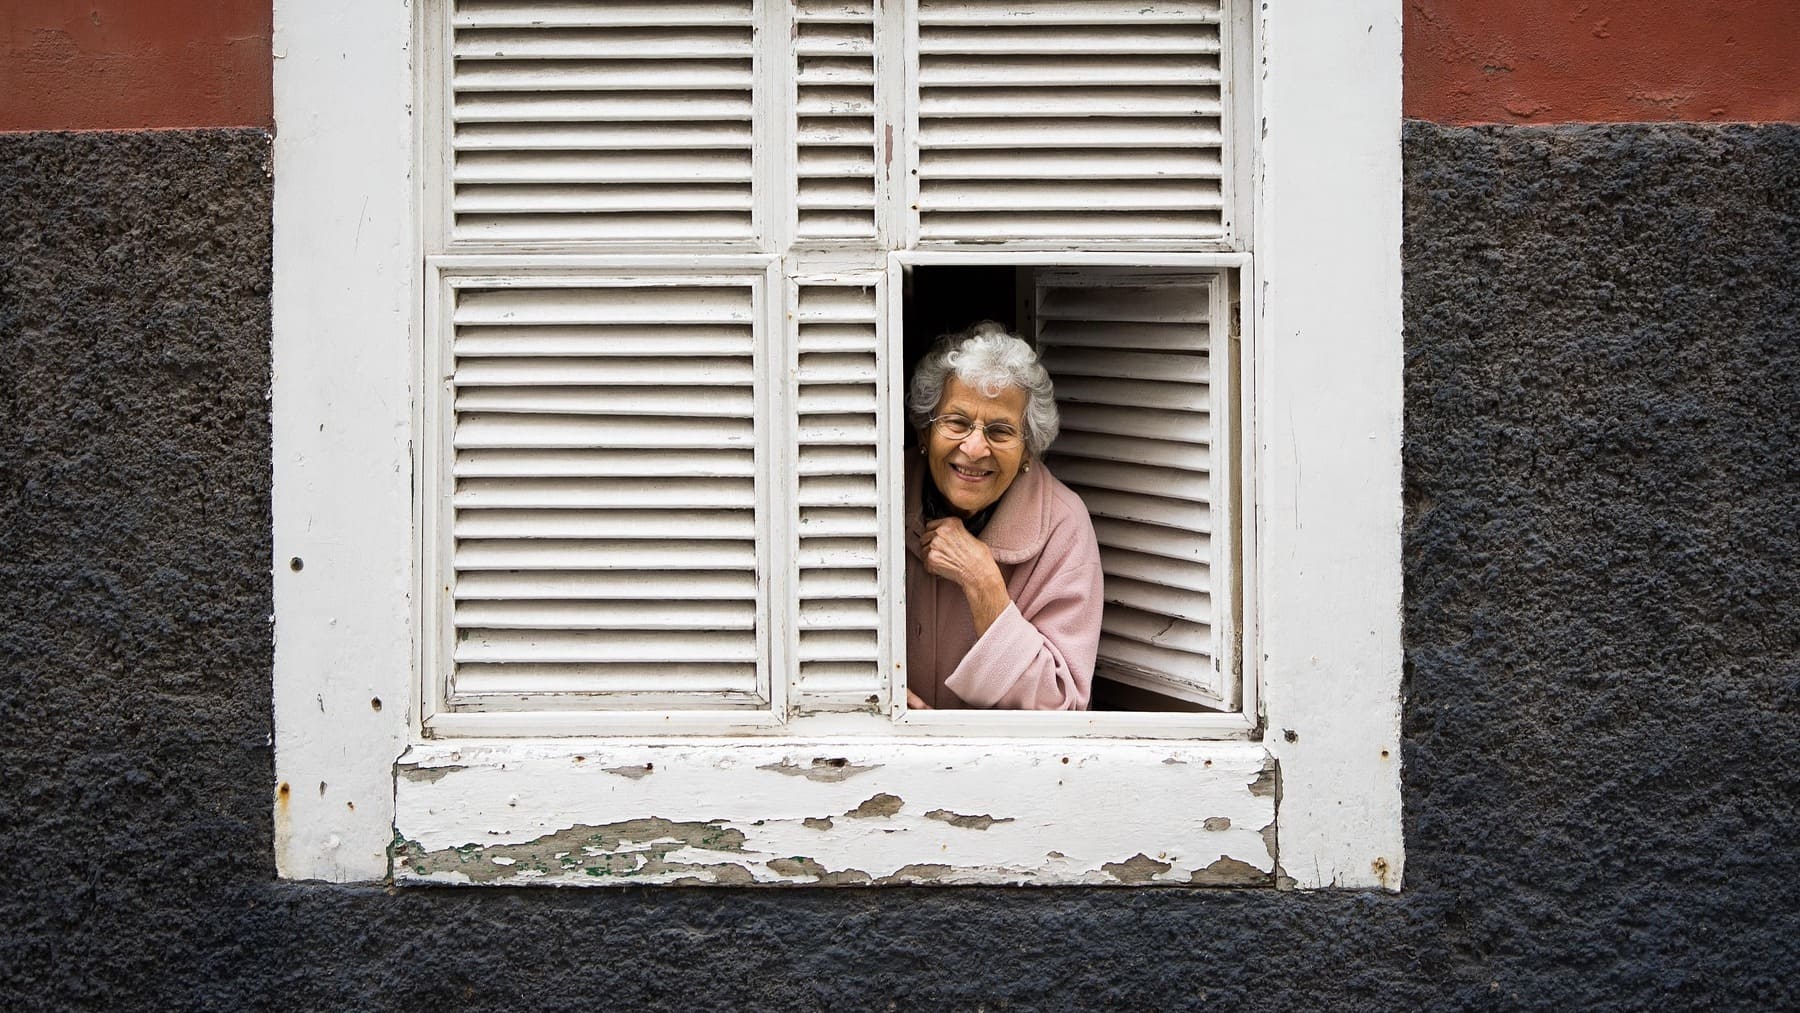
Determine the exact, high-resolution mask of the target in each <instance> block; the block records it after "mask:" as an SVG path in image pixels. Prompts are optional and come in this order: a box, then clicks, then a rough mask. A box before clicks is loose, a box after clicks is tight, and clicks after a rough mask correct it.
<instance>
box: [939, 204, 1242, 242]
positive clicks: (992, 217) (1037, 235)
mask: <svg viewBox="0 0 1800 1013" xmlns="http://www.w3.org/2000/svg"><path fill="white" fill-rule="evenodd" d="M1106 213H1107V214H1112V215H1115V216H1118V217H1121V218H1123V217H1130V215H1131V214H1132V213H1131V212H1106ZM1100 214H1101V212H1090V213H1087V214H1077V213H1053V212H1048V211H1045V212H1038V213H1034V214H1030V215H1013V214H989V213H981V214H972V213H966V212H955V213H950V212H943V213H938V214H934V215H932V216H930V219H929V222H928V223H921V225H920V228H919V238H920V239H921V240H927V241H931V242H937V241H940V240H958V239H960V240H967V241H969V242H979V243H986V242H992V243H999V242H1004V241H1006V240H1010V239H1018V240H1044V241H1046V242H1047V241H1050V240H1055V239H1075V240H1082V239H1093V240H1103V239H1117V238H1119V234H1120V231H1121V228H1120V226H1119V225H1118V224H1117V223H1116V222H1114V221H1112V220H1109V219H1105V218H1102V217H1099V215H1100ZM1210 220H1212V219H1210V218H1208V217H1207V216H1205V215H1198V214H1196V215H1189V216H1185V217H1177V216H1175V215H1172V214H1165V213H1162V212H1157V213H1155V214H1153V215H1142V216H1139V217H1135V218H1132V219H1131V223H1130V225H1129V227H1128V231H1130V233H1131V236H1130V238H1133V239H1136V240H1146V241H1147V240H1152V239H1167V240H1177V239H1181V238H1183V237H1185V236H1188V235H1190V234H1192V233H1193V231H1194V230H1195V229H1196V228H1199V227H1202V226H1204V225H1205V223H1206V222H1207V221H1210Z"/></svg>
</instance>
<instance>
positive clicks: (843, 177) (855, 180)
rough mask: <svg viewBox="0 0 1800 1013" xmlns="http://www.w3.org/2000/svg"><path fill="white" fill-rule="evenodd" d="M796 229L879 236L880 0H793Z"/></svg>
mask: <svg viewBox="0 0 1800 1013" xmlns="http://www.w3.org/2000/svg"><path fill="white" fill-rule="evenodd" d="M794 60H795V66H794V74H795V89H796V94H795V101H796V105H795V117H796V119H795V132H794V144H795V175H796V179H797V193H796V233H795V234H796V237H797V238H799V239H802V240H828V239H873V238H874V237H875V111H876V106H875V17H874V0H794Z"/></svg>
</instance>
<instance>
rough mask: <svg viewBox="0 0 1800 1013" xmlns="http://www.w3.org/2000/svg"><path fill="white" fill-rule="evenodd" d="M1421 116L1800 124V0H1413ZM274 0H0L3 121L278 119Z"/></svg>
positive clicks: (135, 123) (1410, 13) (1411, 84)
mask: <svg viewBox="0 0 1800 1013" xmlns="http://www.w3.org/2000/svg"><path fill="white" fill-rule="evenodd" d="M1405 18H1406V25H1405V30H1406V100H1405V108H1406V115H1408V116H1412V117H1417V118H1420V119H1427V120H1436V121H1438V122H1443V123H1568V122H1583V121H1603V122H1604V121H1642V120H1715V121H1727V120H1740V121H1745V120H1747V121H1795V122H1800V0H1588V2H1582V0H1405ZM269 36H270V0H85V2H77V0H0V130H107V129H114V130H119V129H137V128H144V127H205V126H269V125H270V124H271V123H272V114H271V108H270V106H271V100H270V89H269V74H270V67H271V63H270V56H269Z"/></svg>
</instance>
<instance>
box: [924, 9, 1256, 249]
mask: <svg viewBox="0 0 1800 1013" xmlns="http://www.w3.org/2000/svg"><path fill="white" fill-rule="evenodd" d="M916 2H917V23H918V36H919V38H918V57H917V65H916V67H915V68H914V75H913V78H912V81H913V84H914V87H915V88H916V89H917V91H916V101H917V116H916V132H915V142H916V148H917V158H918V164H917V166H916V169H917V172H918V188H919V192H918V214H919V238H920V240H922V241H926V242H933V241H993V240H1000V239H1024V240H1054V239H1066V240H1108V239H1112V240H1194V239H1202V238H1208V237H1216V236H1219V235H1222V234H1223V231H1224V230H1223V226H1222V220H1223V215H1222V210H1223V196H1222V193H1223V191H1222V184H1223V170H1222V168H1221V165H1222V160H1221V156H1222V151H1223V131H1222V114H1221V97H1220V96H1221V90H1220V85H1221V73H1220V66H1221V59H1220V58H1221V38H1220V30H1219V29H1220V24H1219V22H1220V4H1219V2H1218V0H1167V2H1164V0H916Z"/></svg>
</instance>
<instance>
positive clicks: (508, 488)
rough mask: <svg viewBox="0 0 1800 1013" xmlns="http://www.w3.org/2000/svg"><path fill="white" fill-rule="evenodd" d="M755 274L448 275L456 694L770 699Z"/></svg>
mask: <svg viewBox="0 0 1800 1013" xmlns="http://www.w3.org/2000/svg"><path fill="white" fill-rule="evenodd" d="M760 277H761V276H760V275H750V276H743V277H737V278H731V277H724V278H718V279H695V278H679V277H676V278H643V279H629V278H618V279H602V280H594V281H585V280H571V281H568V282H564V283H559V284H557V285H555V286H554V287H550V286H544V285H521V286H514V285H509V284H506V283H504V282H493V283H487V282H483V283H467V284H464V285H462V286H459V287H458V288H456V289H454V290H453V291H454V292H455V299H454V302H453V303H452V305H451V312H450V314H449V318H450V322H451V331H452V333H451V334H449V335H448V337H449V339H450V340H449V342H448V345H449V348H450V351H451V369H450V371H449V372H450V375H449V378H448V383H449V386H450V398H449V402H448V404H449V408H450V410H451V413H452V414H451V429H450V432H449V434H448V436H449V439H448V441H447V442H448V444H449V447H451V448H454V451H453V453H452V454H451V456H450V457H449V458H448V465H449V468H448V476H447V477H448V478H449V480H450V482H451V483H453V484H452V487H451V488H450V490H449V493H450V495H449V498H448V505H449V511H450V516H449V525H448V537H449V545H450V549H449V569H450V573H449V575H448V578H449V579H448V580H447V583H448V585H449V587H448V590H449V600H450V601H451V602H453V603H454V604H453V607H452V608H451V609H450V612H449V616H448V624H449V634H450V642H449V645H448V647H447V650H446V654H447V657H448V660H449V663H450V664H451V665H452V666H453V669H452V672H451V679H450V685H451V687H452V692H451V696H450V701H449V702H450V704H451V705H452V706H462V705H467V706H471V707H480V708H496V707H497V708H501V709H516V710H523V709H532V708H542V707H553V708H554V707H564V706H582V707H599V708H607V707H618V708H627V709H643V708H645V707H655V708H660V709H682V708H688V707H700V708H716V707H751V706H762V705H765V704H766V703H767V702H768V683H767V672H766V661H765V660H764V649H765V648H764V644H763V639H764V636H765V634H764V624H763V619H762V617H763V616H764V615H765V614H766V609H767V603H766V602H765V601H764V600H763V598H762V595H763V593H764V592H763V590H762V582H761V581H760V580H759V576H758V572H759V568H760V567H759V549H758V536H759V532H760V531H761V530H762V527H761V525H760V524H759V523H758V513H759V502H760V497H759V493H758V488H759V485H760V484H761V483H762V482H763V478H762V476H761V475H760V467H759V459H760V454H759V452H758V450H757V449H756V431H757V427H756V422H755V416H756V414H757V405H758V403H759V396H760V395H759V385H760V384H761V383H762V382H763V381H762V379H761V377H762V375H763V373H764V372H765V370H764V369H763V368H762V366H761V364H760V362H759V354H760V353H759V345H758V342H757V340H756V333H755V324H754V321H756V320H757V319H758V312H757V310H758V304H759V297H758V295H757V288H758V285H759V283H760ZM693 338H699V339H700V341H699V345H700V350H702V351H705V352H708V353H710V354H676V355H670V354H664V353H665V350H667V349H669V348H670V347H671V346H681V345H683V343H684V342H686V341H688V340H689V339H693ZM465 350H466V353H465ZM571 351H577V352H581V353H583V354H568V353H570V352H571ZM683 351H686V352H689V353H692V352H693V351H694V350H693V349H691V348H688V349H683ZM577 696H578V697H580V698H581V699H582V700H583V701H584V702H581V703H579V704H571V703H570V700H571V698H573V697H577Z"/></svg>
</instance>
